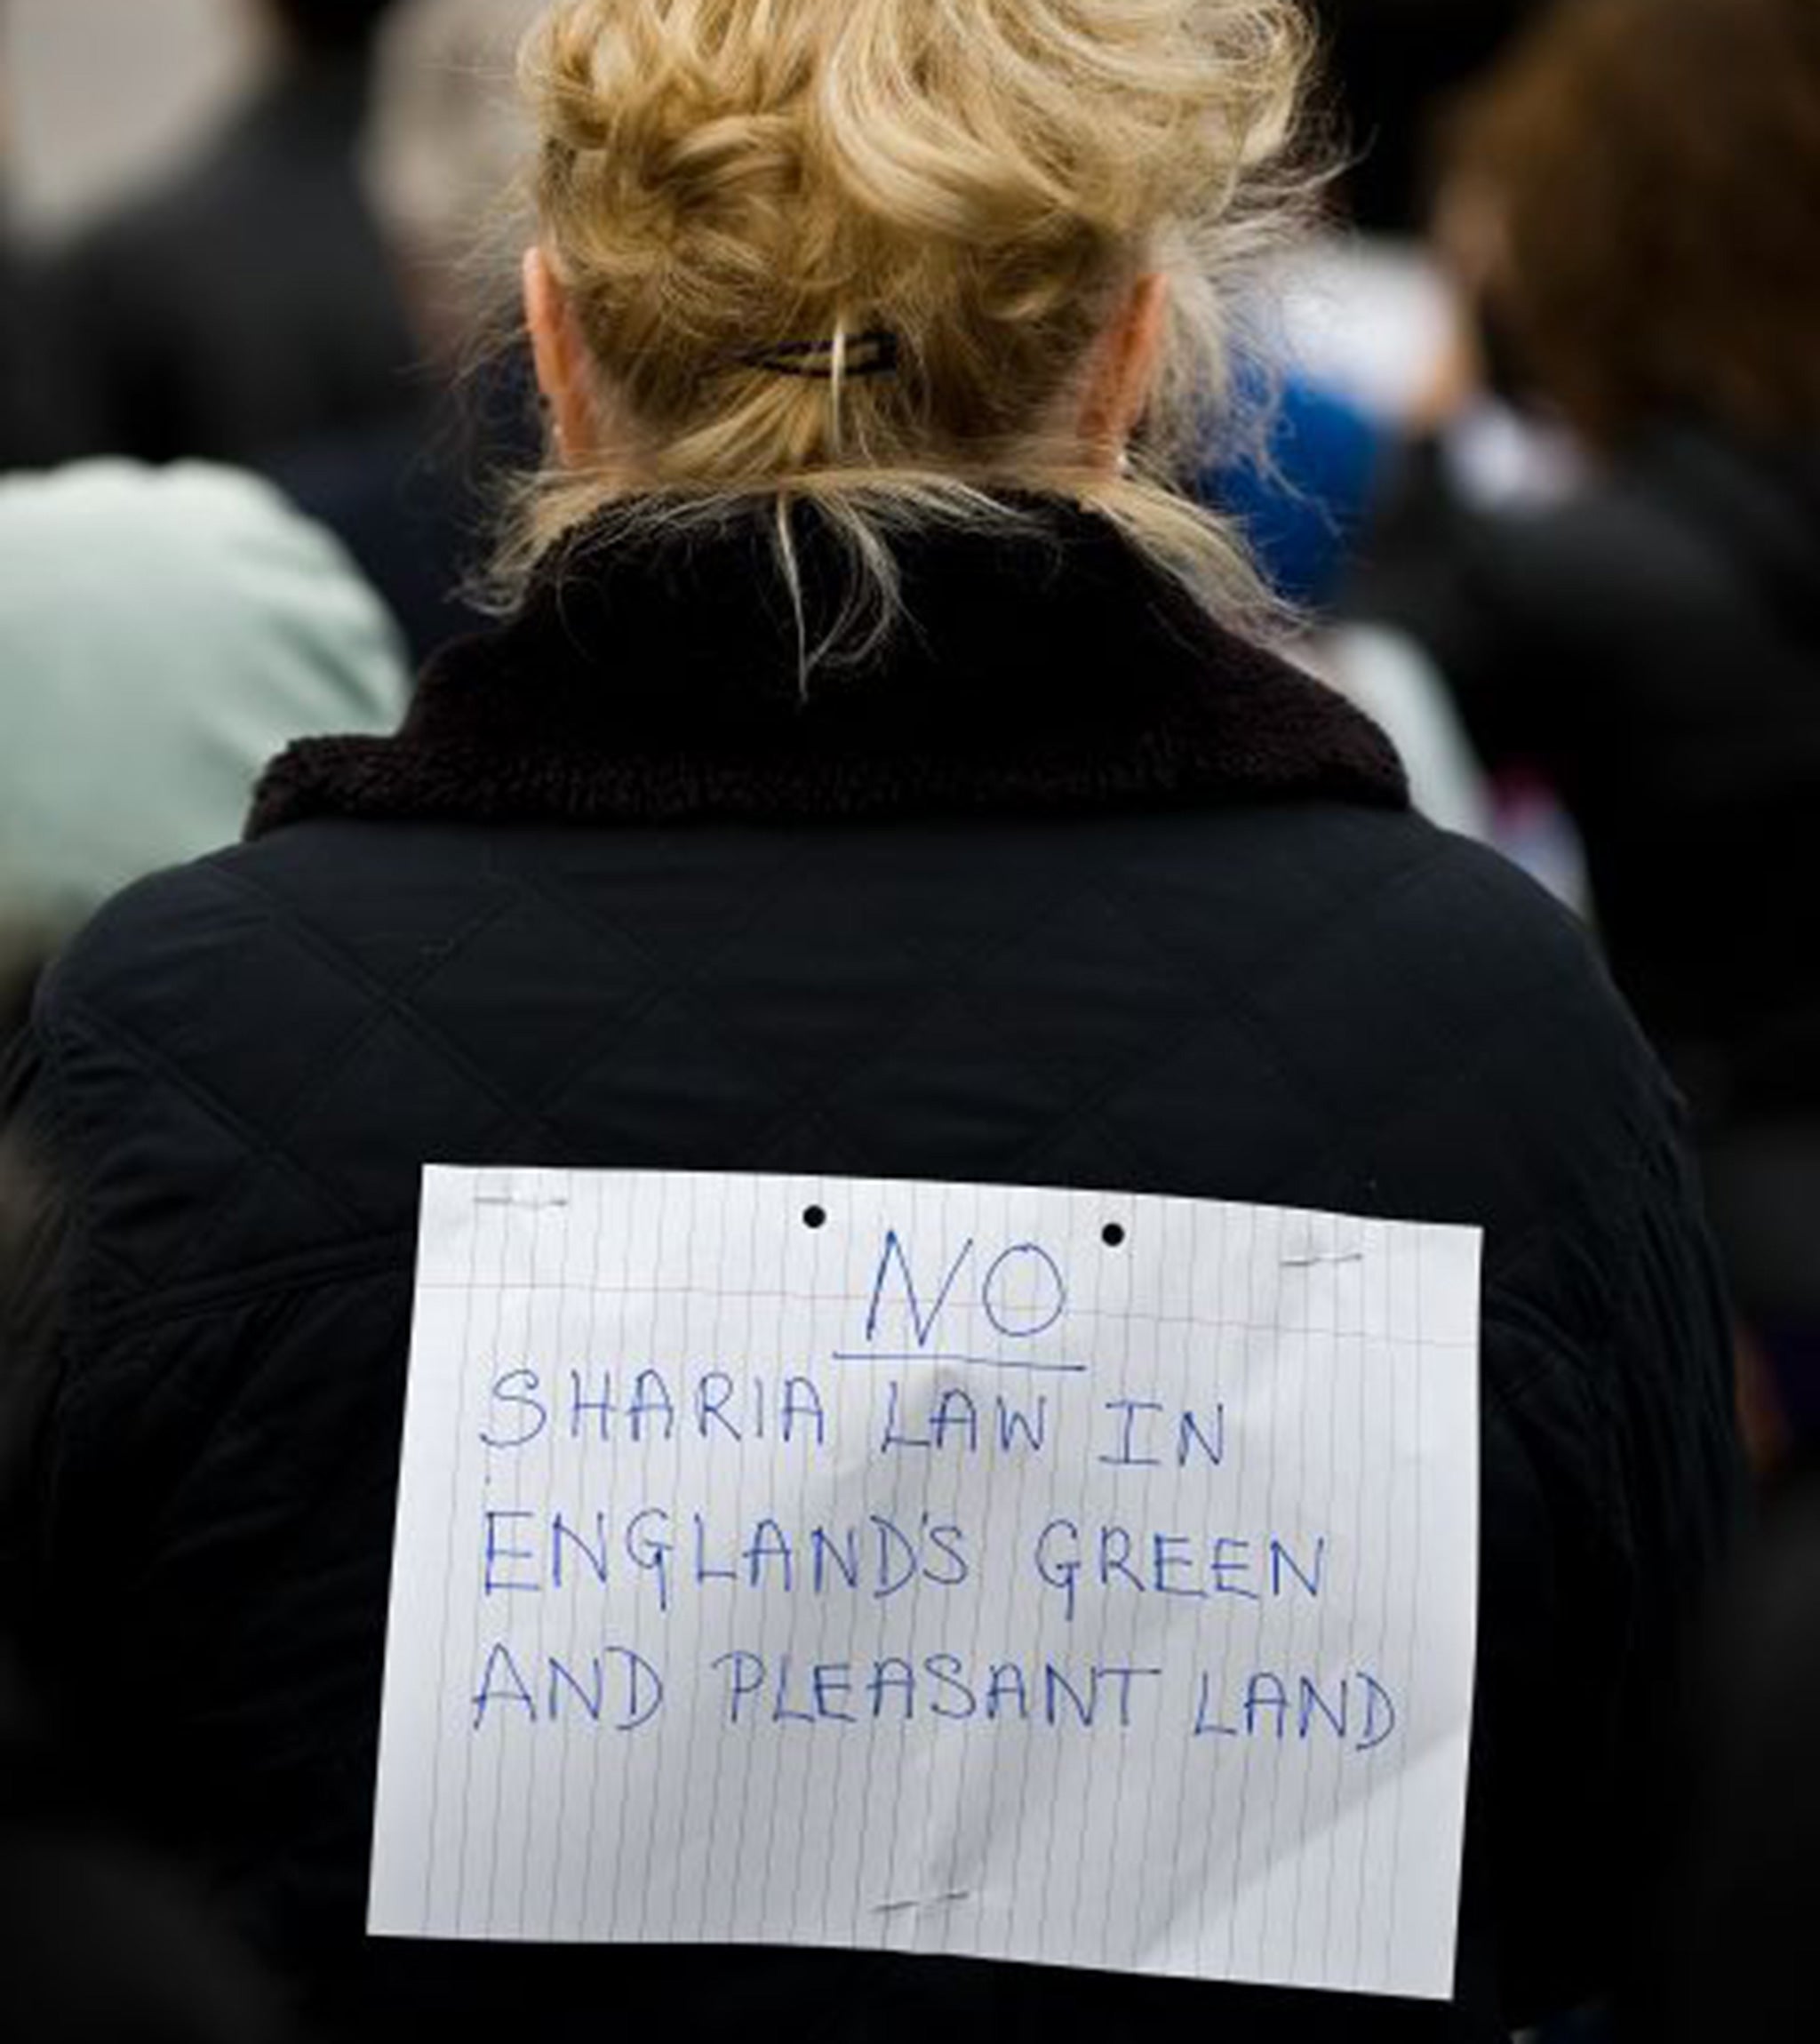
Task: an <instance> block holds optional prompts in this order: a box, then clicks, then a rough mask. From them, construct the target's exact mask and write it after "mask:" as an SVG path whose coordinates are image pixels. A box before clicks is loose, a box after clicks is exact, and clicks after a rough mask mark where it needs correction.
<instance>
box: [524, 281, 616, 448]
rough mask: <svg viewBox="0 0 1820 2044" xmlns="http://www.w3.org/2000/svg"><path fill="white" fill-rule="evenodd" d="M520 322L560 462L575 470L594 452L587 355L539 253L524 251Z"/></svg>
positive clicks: (594, 428) (596, 435)
mask: <svg viewBox="0 0 1820 2044" xmlns="http://www.w3.org/2000/svg"><path fill="white" fill-rule="evenodd" d="M523 274H524V323H525V325H526V327H527V328H528V329H529V330H530V332H531V361H532V363H534V364H535V366H536V370H537V382H538V388H539V390H540V391H542V393H543V395H544V402H545V403H547V405H548V406H549V408H550V419H551V424H552V427H553V428H554V430H555V442H556V453H557V456H558V458H559V459H561V460H563V461H564V462H565V463H567V464H568V465H569V466H570V467H577V466H579V465H580V464H581V463H583V462H586V461H587V460H589V459H592V458H593V456H594V455H595V452H596V451H597V445H596V443H597V441H598V438H599V430H598V425H597V422H596V420H595V409H594V399H593V394H592V391H591V388H590V386H589V378H588V364H587V351H586V349H585V348H584V347H583V346H582V341H581V336H580V335H579V332H578V331H576V326H575V316H574V314H573V313H572V312H571V309H570V306H569V294H568V292H567V291H564V290H563V280H562V279H561V278H560V277H559V276H558V275H556V273H555V268H554V267H552V265H551V262H550V259H549V258H548V256H547V255H546V254H545V253H544V252H543V250H542V249H540V248H535V247H533V248H529V249H527V250H526V251H525V252H524V273H523Z"/></svg>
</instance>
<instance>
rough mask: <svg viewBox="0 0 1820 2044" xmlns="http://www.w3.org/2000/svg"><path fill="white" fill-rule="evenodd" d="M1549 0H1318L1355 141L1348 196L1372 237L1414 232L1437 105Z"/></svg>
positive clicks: (1349, 136) (1315, 5)
mask: <svg viewBox="0 0 1820 2044" xmlns="http://www.w3.org/2000/svg"><path fill="white" fill-rule="evenodd" d="M1540 4H1541V0H1310V10H1309V11H1310V12H1312V13H1313V15H1314V16H1315V18H1316V19H1317V20H1319V21H1320V23H1321V34H1322V36H1323V39H1324V40H1325V42H1326V44H1327V45H1328V49H1329V67H1330V73H1331V77H1332V83H1333V86H1334V89H1335V92H1336V94H1337V100H1338V102H1339V104H1338V111H1339V112H1340V114H1341V116H1343V119H1344V124H1345V134H1346V140H1347V146H1348V148H1349V151H1350V152H1351V153H1353V155H1354V156H1356V158H1357V161H1356V162H1355V164H1353V168H1352V170H1351V171H1350V172H1349V173H1348V175H1347V178H1346V180H1345V195H1346V200H1347V204H1348V208H1349V210H1350V212H1351V213H1352V215H1353V220H1354V221H1355V222H1356V224H1357V225H1358V226H1359V227H1361V228H1364V229H1365V230H1366V231H1367V232H1369V233H1372V234H1397V235H1407V234H1414V233H1416V232H1417V231H1418V230H1419V228H1420V227H1421V224H1422V219H1423V215H1424V212H1425V196H1426V195H1425V166H1426V164H1427V160H1428V156H1429V152H1430V147H1431V145H1432V143H1433V139H1434V136H1433V126H1434V121H1435V117H1436V114H1437V110H1438V108H1441V106H1442V105H1443V104H1444V102H1445V101H1446V100H1448V99H1449V97H1450V96H1451V95H1452V94H1454V93H1455V92H1457V91H1458V90H1459V89H1460V88H1461V87H1462V86H1463V85H1465V84H1466V83H1467V82H1468V81H1469V80H1470V79H1473V78H1474V77H1476V76H1479V75H1480V74H1481V72H1482V71H1484V70H1485V69H1486V68H1487V67H1488V66H1489V65H1490V64H1491V63H1492V61H1493V60H1495V59H1496V58H1497V56H1498V54H1499V53H1500V52H1501V51H1502V50H1503V48H1504V46H1505V44H1506V43H1507V42H1508V41H1509V40H1510V37H1511V36H1512V34H1513V31H1515V30H1516V29H1518V28H1521V27H1522V25H1523V24H1524V23H1525V22H1527V21H1528V20H1530V18H1531V17H1532V16H1534V15H1535V14H1536V13H1537V12H1539V8H1540Z"/></svg>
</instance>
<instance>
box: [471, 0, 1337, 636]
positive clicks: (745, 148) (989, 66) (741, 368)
mask: <svg viewBox="0 0 1820 2044" xmlns="http://www.w3.org/2000/svg"><path fill="white" fill-rule="evenodd" d="M1309 50H1310V44H1309V33H1308V30H1307V28H1305V24H1304V20H1303V17H1302V15H1301V13H1300V11H1299V9H1298V8H1297V6H1296V5H1295V4H1294V0H559V4H555V5H554V6H552V7H551V9H550V10H549V12H548V13H547V15H546V17H545V18H544V20H543V21H542V22H541V23H540V24H539V27H538V28H536V29H535V30H533V32H532V34H531V36H530V38H529V39H528V41H527V43H526V44H525V47H524V50H523V53H522V57H521V63H520V71H521V78H522V81H523V86H524V89H525V91H526V92H527V94H528V97H529V100H530V102H531V108H532V112H533V116H534V118H535V119H536V121H537V124H538V126H539V132H540V134H541V137H542V140H541V147H540V149H539V156H538V161H537V165H536V178H535V200H536V207H537V212H538V215H539V220H540V223H541V234H542V240H543V245H544V247H545V249H546V252H547V255H548V258H549V259H550V261H551V263H552V265H553V267H554V268H555V274H556V275H557V276H558V278H559V279H560V280H561V282H562V283H563V286H564V289H565V291H566V295H567V297H568V299H569V303H570V307H571V315H572V316H573V318H574V321H575V323H576V325H577V328H578V331H579V334H580V336H581V338H582V339H583V340H584V341H585V343H586V346H587V352H588V355H589V357H590V358H591V361H592V363H593V364H594V366H595V369H596V370H597V371H598V381H599V385H600V389H601V395H602V397H603V403H602V405H601V406H600V408H599V409H600V411H601V414H602V418H603V422H604V424H605V430H606V435H607V437H608V439H609V442H610V444H608V445H606V446H605V447H603V450H602V452H601V456H600V459H599V460H598V462H596V463H591V464H589V465H587V466H586V467H582V468H580V469H570V468H563V467H551V468H549V469H547V471H546V473H545V474H543V475H541V476H539V477H538V478H537V479H535V481H534V483H532V485H531V488H530V489H529V490H528V491H526V492H525V495H524V498H523V503H522V507H521V515H520V518H519V523H518V529H517V531H516V534H515V539H514V540H513V542H512V543H511V544H510V545H509V546H508V548H507V557H506V566H507V571H508V572H512V573H515V574H516V576H517V577H518V578H519V579H521V581H522V578H523V575H524V574H526V573H527V572H528V571H530V569H531V567H532V566H533V565H534V564H535V563H537V562H538V560H539V559H540V558H541V557H542V556H543V555H544V554H546V553H547V551H548V550H549V548H550V547H552V546H553V545H554V544H555V542H556V541H557V540H558V539H560V538H562V537H563V535H565V534H567V533H569V532H570V531H572V530H574V529H575V528H576V527H578V526H579V525H581V524H583V523H588V522H594V523H597V524H600V525H601V526H602V527H603V530H604V531H607V532H609V533H611V534H623V533H625V532H627V531H633V530H644V531H649V530H651V528H653V527H666V526H675V525H681V524H690V523H695V522H697V521H699V520H702V519H705V518H706V519H715V518H719V517H722V516H723V515H727V514H728V513H730V512H733V511H736V510H738V509H741V508H745V507H750V506H751V505H753V504H754V502H758V503H768V504H770V506H771V507H773V509H774V512H775V519H776V531H777V534H778V550H779V555H780V564H781V566H782V568H783V571H784V572H785V575H786V579H787V580H788V582H789V584H790V587H791V592H792V595H793V598H794V600H795V602H796V605H797V616H798V619H799V623H800V622H801V619H802V592H801V590H800V588H799V587H798V586H797V582H796V577H795V566H794V551H793V547H792V542H791V531H792V516H791V514H792V510H793V507H795V506H798V505H809V506H812V507H817V508H818V510H819V511H820V512H821V514H822V515H824V517H825V518H826V521H827V523H828V524H829V525H830V527H831V528H832V530H833V531H834V533H835V534H836V535H837V537H838V538H839V539H840V540H841V541H842V542H843V544H844V547H845V550H846V554H847V556H848V558H849V559H850V562H851V563H852V565H853V568H854V575H853V578H852V581H853V587H852V588H851V589H850V591H849V592H848V598H847V601H846V603H844V605H843V607H842V611H841V616H840V620H839V622H838V624H837V626H836V627H835V629H834V631H833V632H831V633H830V634H829V635H828V636H827V638H826V639H825V640H824V641H823V643H821V645H819V646H818V647H817V648H816V649H815V650H814V651H813V653H810V652H809V651H807V649H805V663H804V665H805V675H806V671H807V668H808V667H809V666H810V665H813V663H814V660H815V659H819V658H823V657H826V655H827V654H828V653H829V651H831V649H834V646H835V643H836V642H839V646H838V650H839V651H842V653H843V654H844V653H849V652H851V651H853V650H854V645H855V643H858V644H860V645H869V644H871V643H874V640H875V637H876V635H878V634H879V633H881V632H882V631H883V630H884V629H885V628H887V627H888V626H889V625H890V622H891V620H892V619H893V617H894V616H895V613H896V610H897V607H898V588H897V580H896V575H895V571H894V568H893V563H892V550H891V541H892V539H893V538H894V537H896V536H897V535H898V534H900V533H901V532H902V531H904V530H906V528H907V527H909V526H913V525H915V524H917V523H929V522H930V521H937V522H945V523H957V524H960V525H962V526H978V525H982V524H987V525H989V524H994V523H1005V522H1016V521H1018V519H1020V518H1027V517H1028V516H1029V515H1030V514H1029V511H1028V507H1027V506H1026V507H1022V508H1020V505H1019V493H1024V492H1029V493H1042V494H1059V495H1062V496H1065V497H1066V498H1068V499H1073V500H1074V501H1075V502H1076V503H1079V504H1082V505H1083V506H1085V507H1089V508H1090V509H1093V510H1097V511H1098V512H1100V513H1102V514H1104V515H1106V517H1107V518H1109V519H1111V520H1113V521H1114V522H1115V523H1117V524H1118V525H1119V526H1120V527H1121V528H1122V530H1123V531H1125V533H1126V534H1127V535H1128V536H1129V537H1130V539H1131V541H1132V542H1133V543H1134V544H1135V545H1136V547H1138V549H1139V550H1140V551H1141V552H1142V553H1144V554H1145V555H1147V556H1149V557H1150V558H1151V559H1153V561H1155V562H1156V563H1159V564H1160V565H1161V566H1162V567H1163V568H1164V569H1166V570H1167V571H1169V573H1171V574H1173V575H1174V576H1175V577H1176V578H1177V579H1179V580H1180V581H1182V582H1184V583H1185V584H1186V585H1187V586H1188V587H1190V588H1192V589H1193V591H1194V592H1195V593H1196V594H1197V595H1199V596H1200V597H1201V599H1202V600H1203V601H1204V602H1205V603H1207V604H1208V605H1209V608H1212V609H1215V610H1217V611H1220V612H1221V613H1222V614H1224V615H1225V617H1227V619H1229V620H1232V621H1235V622H1239V623H1241V624H1244V623H1248V622H1256V621H1257V619H1258V618H1259V616H1260V614H1261V612H1262V611H1263V610H1264V608H1265V599H1264V598H1263V596H1262V593H1261V589H1260V586H1259V584H1258V582H1257V578H1256V577H1255V575H1254V573H1253V571H1251V569H1250V567H1249V562H1248V560H1247V557H1246V555H1245V553H1244V550H1243V547H1241V544H1240V543H1239V542H1238V541H1237V539H1235V538H1234V537H1233V534H1232V532H1231V531H1229V530H1228V528H1227V527H1226V526H1225V524H1224V523H1223V522H1221V521H1220V520H1219V519H1217V517H1215V516H1213V515H1210V514H1209V512H1207V511H1205V510H1203V509H1202V508H1201V507H1198V506H1197V505H1195V504H1194V503H1193V502H1192V501H1191V500H1190V499H1188V498H1187V497H1185V495H1183V494H1181V493H1180V492H1179V491H1177V489H1176V488H1175V487H1174V485H1173V482H1172V478H1173V477H1174V476H1175V475H1178V474H1180V473H1182V471H1183V468H1184V467H1185V466H1186V465H1188V464H1192V463H1193V462H1194V461H1195V460H1196V459H1197V458H1198V457H1200V456H1201V455H1202V454H1204V452H1205V431H1206V426H1207V421H1208V418H1209V409H1210V407H1212V406H1214V405H1217V403H1219V401H1220V400H1221V399H1222V398H1223V397H1224V395H1225V342H1226V325H1227V321H1226V316H1225V308H1226V307H1227V305H1228V304H1229V302H1230V294H1229V293H1228V291H1226V290H1225V288H1224V287H1225V283H1226V281H1227V280H1228V278H1229V277H1230V276H1231V274H1232V272H1233V267H1234V266H1235V264H1237V263H1240V262H1242V261H1244V260H1245V259H1247V258H1249V257H1250V256H1251V255H1253V254H1255V253H1256V252H1258V251H1259V250H1260V249H1261V247H1262V246H1264V245H1265V244H1273V243H1274V241H1275V239H1276V234H1275V228H1274V223H1275V222H1276V220H1278V219H1279V218H1280V216H1281V212H1282V210H1283V208H1284V207H1285V205H1286V204H1289V202H1290V201H1291V200H1292V198H1293V197H1294V196H1295V195H1296V194H1297V193H1298V192H1299V191H1301V190H1302V189H1304V188H1305V180H1300V179H1298V178H1297V176H1296V174H1295V172H1294V171H1293V169H1292V167H1291V165H1290V162H1289V158H1290V154H1291V152H1290V144H1291V141H1292V139H1293V133H1294V124H1295V116H1296V109H1297V100H1298V91H1299V86H1300V84H1301V81H1302V78H1303V76H1304V74H1305V68H1306V66H1307V62H1308V59H1309ZM1151 271H1155V272H1161V274H1162V275H1164V276H1165V277H1166V278H1167V280H1168V283H1169V291H1170V299H1169V333H1168V337H1167V339H1166V342H1165V347H1164V356H1163V363H1162V368H1161V379H1160V386H1159V388H1158V390H1157V392H1156V394H1155V397H1154V400H1153V404H1152V408H1151V411H1150V413H1149V415H1148V417H1147V419H1146V422H1145V432H1144V435H1143V445H1142V448H1141V450H1140V451H1138V454H1137V457H1136V459H1134V460H1133V461H1132V462H1130V463H1128V464H1125V465H1122V466H1121V467H1119V468H1118V469H1117V470H1116V471H1115V472H1113V471H1109V470H1108V468H1107V467H1106V465H1105V464H1103V463H1096V462H1095V461H1094V459H1093V453H1092V451H1090V450H1089V449H1086V448H1084V447H1083V445H1082V435H1081V428H1080V418H1079V399H1080V397H1081V395H1082V393H1083V391H1084V387H1085V381H1086V379H1087V378H1088V377H1089V376H1090V373H1091V369H1092V364H1093V361H1094V355H1095V349H1096V346H1097V344H1098V343H1099V341H1100V339H1101V338H1102V335H1103V333H1104V332H1105V331H1106V327H1107V326H1108V324H1109V323H1110V322H1111V320H1112V319H1113V317H1114V314H1115V313H1116V311H1117V310H1118V308H1119V307H1120V306H1121V305H1122V302H1123V300H1124V298H1125V294H1126V293H1127V292H1129V291H1130V288H1131V287H1132V285H1133V284H1134V283H1135V282H1136V280H1137V279H1138V277H1139V276H1140V275H1143V274H1145V273H1146V272H1151ZM879 336H884V337H886V339H884V340H882V341H881V340H880V339H878V338H877V337H879ZM809 347H815V348H816V349H818V356H817V360H816V368H817V371H818V372H817V373H814V374H803V373H794V374H793V373H788V372H787V371H788V370H789V369H790V368H791V367H793V366H794V367H800V366H801V365H802V354H801V353H800V352H799V353H797V354H794V355H793V354H792V353H791V352H790V351H792V350H796V351H802V350H803V349H805V348H809ZM881 353H882V355H883V361H882V363H881V361H880V355H881ZM863 371H879V372H877V373H863ZM616 433H617V434H618V435H619V436H620V438H619V443H618V444H611V440H612V436H613V435H614V434H616ZM631 476H635V477H636V478H637V480H636V482H635V483H632V482H630V481H628V480H627V478H628V477H631ZM1008 492H1009V493H1010V499H1011V500H1010V501H1009V502H1008V501H1006V500H1005V499H1006V495H1007V493H1008ZM862 620H864V621H866V622H867V623H869V626H870V630H869V631H868V632H863V633H858V632H856V631H855V630H853V629H852V627H856V626H858V624H859V623H860V622H861V621H862Z"/></svg>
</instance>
